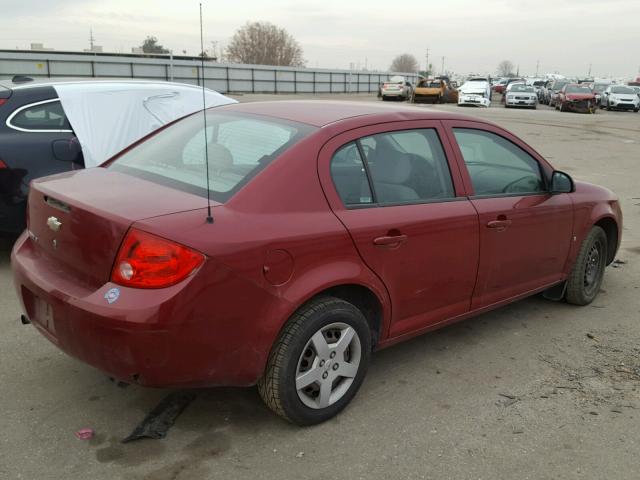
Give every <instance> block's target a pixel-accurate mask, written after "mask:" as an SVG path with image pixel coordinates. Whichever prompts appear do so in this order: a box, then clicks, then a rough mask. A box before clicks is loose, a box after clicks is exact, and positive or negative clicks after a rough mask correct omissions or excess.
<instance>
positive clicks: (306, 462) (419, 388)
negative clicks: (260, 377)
mask: <svg viewBox="0 0 640 480" xmlns="http://www.w3.org/2000/svg"><path fill="white" fill-rule="evenodd" d="M328 97H329V96H325V97H321V98H328ZM238 98H239V99H240V100H241V101H252V100H264V99H274V98H275V99H286V98H291V96H285V95H278V96H275V97H274V96H265V95H252V96H249V95H244V96H240V97H238ZM296 98H300V97H296ZM333 98H338V99H352V100H358V101H377V100H376V98H375V96H372V95H357V96H355V95H354V96H350V97H349V96H344V95H343V96H335V97H333ZM422 108H437V109H445V110H453V111H461V110H462V109H459V108H458V107H456V106H453V105H443V106H434V107H422ZM464 113H467V114H469V115H477V116H479V117H483V118H487V119H490V120H492V121H494V122H496V123H498V124H500V125H502V126H504V127H507V128H508V129H510V130H512V131H513V132H515V133H516V134H517V135H520V136H521V137H522V138H524V139H525V140H526V141H527V142H528V143H529V144H530V145H532V146H533V147H534V148H536V149H537V150H538V151H540V153H542V154H543V155H544V156H545V157H546V158H548V159H549V160H551V162H552V163H554V165H555V166H556V167H557V168H558V169H562V170H564V171H567V172H569V173H570V174H571V175H573V176H574V177H575V178H576V179H580V180H586V181H592V182H596V183H599V184H601V185H604V186H606V187H609V188H611V189H612V190H614V191H615V192H617V193H618V195H619V196H620V198H621V202H622V206H623V210H624V214H625V230H624V239H623V243H622V247H621V250H620V252H619V254H618V258H619V260H620V262H619V263H616V264H615V265H614V266H613V267H609V268H607V270H606V276H605V281H604V284H603V287H602V292H601V294H600V296H599V297H598V298H597V300H596V301H595V302H594V304H592V305H591V306H588V307H582V308H579V307H574V306H570V305H567V304H564V303H554V302H549V301H545V300H543V299H542V298H540V297H534V298H530V299H527V300H524V301H521V302H518V303H516V304H513V305H511V306H508V307H505V308H502V309H500V310H497V311H494V312H491V313H488V314H485V315H482V316H480V317H477V318H474V319H471V320H468V321H465V322H461V323H458V324H456V325H453V326H450V327H447V328H444V329H442V330H439V331H437V332H434V333H431V334H427V335H425V336H422V337H419V338H416V339H414V340H411V341H409V342H406V343H404V344H401V345H398V346H396V347H393V348H390V349H387V350H384V351H381V352H378V353H377V354H376V355H374V357H373V362H372V365H371V368H370V371H369V375H368V377H367V379H366V381H365V383H364V386H363V388H362V390H361V391H360V393H359V394H358V396H357V397H356V399H355V400H354V401H353V403H352V404H351V405H350V407H348V408H347V409H346V410H345V411H344V412H343V413H342V414H341V415H339V416H338V417H337V418H335V419H334V420H332V421H329V422H327V423H325V424H323V425H320V426H316V427H312V428H304V429H301V428H297V427H294V426H292V425H289V424H287V423H285V422H283V421H281V420H280V419H278V418H277V417H275V416H274V415H272V414H271V413H270V411H269V410H267V409H266V407H264V406H263V404H262V402H261V401H260V399H259V397H258V394H257V392H256V390H255V389H227V388H218V389H210V390H203V391H200V392H199V393H198V396H197V398H196V400H195V401H194V402H193V403H192V404H191V405H190V406H189V407H188V408H187V410H186V411H185V412H184V413H183V414H182V416H181V417H180V418H179V419H178V421H177V422H176V425H175V426H174V427H173V428H172V429H171V430H170V431H169V434H168V436H167V438H165V439H164V440H142V441H139V442H134V443H130V444H126V445H125V444H121V443H120V440H121V439H122V438H124V437H125V436H126V435H128V434H129V433H130V432H131V430H132V429H133V428H134V427H135V426H136V424H137V423H138V422H140V420H142V418H144V416H145V415H146V414H147V413H148V412H149V411H150V410H151V409H152V408H153V407H154V406H155V405H156V404H157V403H158V402H159V401H160V400H161V399H162V398H163V397H164V396H166V395H167V393H168V391H166V390H148V389H143V388H140V387H137V386H130V387H128V388H119V387H118V386H116V385H114V384H113V383H111V382H110V381H109V380H108V379H107V378H105V377H104V375H102V374H101V373H100V372H98V371H96V370H94V369H93V368H91V367H88V366H86V365H84V364H82V363H80V362H78V361H76V360H74V359H72V358H69V357H67V356H66V355H64V354H62V353H60V352H59V351H58V350H57V349H56V348H54V347H53V346H52V345H51V344H49V343H48V342H47V341H46V340H45V339H44V338H43V337H41V336H40V335H39V334H38V333H37V332H36V331H35V330H34V329H33V328H32V327H30V326H22V325H21V324H20V322H19V321H18V320H17V319H18V316H19V314H20V313H21V312H20V307H19V304H18V301H17V299H16V296H15V293H14V290H13V285H12V281H11V274H10V267H9V258H8V257H9V254H8V251H9V248H10V247H9V243H8V242H4V243H3V244H2V246H1V248H0V288H1V289H2V292H4V295H2V296H1V297H0V323H1V325H2V335H0V385H1V389H0V392H1V393H0V409H1V410H2V412H3V415H2V416H0V478H2V479H5V478H6V479H18V478H22V479H49V478H51V479H58V478H60V479H75V478H91V479H120V478H122V479H132V480H134V479H139V480H142V479H153V480H168V479H174V480H175V479H190V480H201V479H213V478H216V479H217V478H220V479H229V478H234V479H243V478H247V479H255V478H261V479H262V478H264V479H283V478H292V479H293V478H296V479H299V478H310V479H316V478H317V479H320V478H323V479H324V478H336V479H338V478H349V479H358V478H367V479H374V478H411V479H413V478H416V479H419V478H425V479H437V480H442V479H475V480H477V479H495V478H504V479H513V478H518V479H536V480H542V479H602V478H615V479H636V478H638V473H637V471H638V458H639V456H640V444H639V442H640V436H639V434H638V432H639V431H640V391H639V390H638V388H639V387H640V347H639V346H640V342H639V340H640V328H639V326H638V320H639V310H640V300H639V296H640V291H639V290H638V288H639V286H640V257H639V255H640V218H639V217H640V216H639V213H640V168H639V166H638V161H639V157H640V155H639V154H640V114H634V113H626V112H619V113H618V112H603V111H601V112H598V114H596V115H579V114H570V113H560V112H556V111H553V110H552V109H549V108H547V107H540V108H539V109H538V110H537V111H520V110H506V109H504V108H501V107H500V106H499V105H494V106H493V107H492V108H490V109H486V110H481V109H466V110H464ZM82 427H91V428H93V429H95V431H96V435H95V437H94V438H93V439H92V440H90V441H82V440H78V439H77V438H76V437H75V436H74V432H75V431H76V430H78V429H79V428H82Z"/></svg>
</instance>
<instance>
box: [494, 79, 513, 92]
mask: <svg viewBox="0 0 640 480" xmlns="http://www.w3.org/2000/svg"><path fill="white" fill-rule="evenodd" d="M508 81H509V79H508V78H501V79H500V80H497V81H496V82H494V83H493V85H492V86H491V89H492V90H493V91H494V92H496V93H504V89H505V88H506V86H507V82H508Z"/></svg>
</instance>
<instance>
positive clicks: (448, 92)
mask: <svg viewBox="0 0 640 480" xmlns="http://www.w3.org/2000/svg"><path fill="white" fill-rule="evenodd" d="M411 101H412V102H413V103H420V102H426V103H456V102H457V101H458V92H457V90H456V89H455V88H453V87H452V86H451V84H450V83H449V79H448V78H447V77H438V78H433V79H423V80H420V81H419V82H418V84H417V85H416V88H415V90H414V91H413V96H412V97H411Z"/></svg>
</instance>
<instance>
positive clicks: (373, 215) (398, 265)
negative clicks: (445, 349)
mask: <svg viewBox="0 0 640 480" xmlns="http://www.w3.org/2000/svg"><path fill="white" fill-rule="evenodd" d="M443 138H444V137H443V130H442V127H441V124H440V123H439V122H426V121H420V122H397V123H390V124H383V125H376V126H370V127H365V128H360V129H356V130H352V131H349V132H347V133H345V134H342V135H339V136H337V137H335V138H333V139H332V140H331V141H329V142H328V143H327V144H325V146H324V147H323V148H322V150H321V152H320V155H319V165H318V166H319V175H320V179H321V182H322V185H323V188H324V190H325V193H326V195H327V199H328V201H329V204H330V206H331V208H332V209H333V211H334V213H335V214H336V215H337V216H338V218H339V219H340V220H341V221H342V223H343V224H344V225H345V226H346V228H347V229H348V230H349V232H350V234H351V236H352V238H353V240H354V243H355V245H356V247H357V249H358V251H359V253H360V255H361V257H362V259H363V260H364V262H365V263H366V264H367V265H368V266H369V268H371V270H373V271H374V272H375V273H376V274H377V275H378V276H379V277H380V278H381V279H382V281H383V282H384V284H385V285H386V287H387V290H388V291H389V295H390V298H391V301H392V322H391V326H390V332H389V333H390V336H392V337H393V336H398V335H402V334H405V333H408V332H412V331H416V330H420V329H421V328H425V327H428V326H430V325H433V324H436V323H439V322H441V321H443V320H446V319H448V318H451V317H455V316H457V315H460V314H463V313H465V312H467V311H468V310H469V305H470V299H471V295H472V291H473V287H474V284H475V280H476V272H477V265H478V241H479V240H478V217H477V213H476V211H475V209H474V208H473V206H472V205H471V202H469V200H468V199H467V198H465V197H464V196H463V195H462V193H463V185H462V181H461V176H460V172H459V170H458V167H457V165H456V164H455V163H453V165H450V164H449V163H448V161H447V157H450V156H451V155H452V153H451V149H450V146H449V145H448V143H447V142H446V141H443ZM452 167H453V168H452Z"/></svg>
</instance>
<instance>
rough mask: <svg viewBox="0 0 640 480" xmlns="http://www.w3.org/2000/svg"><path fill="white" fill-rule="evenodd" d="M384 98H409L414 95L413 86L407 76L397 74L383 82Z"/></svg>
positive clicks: (382, 91)
mask: <svg viewBox="0 0 640 480" xmlns="http://www.w3.org/2000/svg"><path fill="white" fill-rule="evenodd" d="M380 96H381V98H382V100H391V99H393V100H409V99H411V97H412V96H413V86H412V85H411V82H409V81H408V80H407V79H406V78H405V77H402V76H400V75H396V76H394V77H391V78H390V79H389V80H388V81H386V82H384V83H383V84H382V87H381V88H380Z"/></svg>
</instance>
